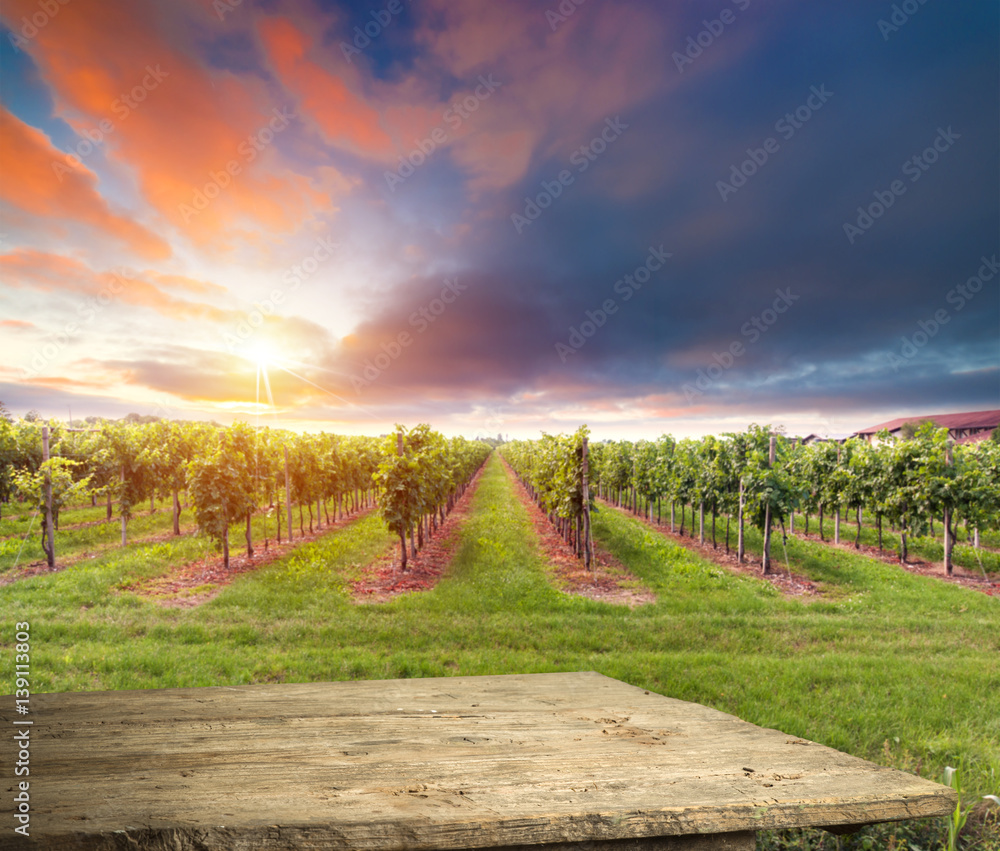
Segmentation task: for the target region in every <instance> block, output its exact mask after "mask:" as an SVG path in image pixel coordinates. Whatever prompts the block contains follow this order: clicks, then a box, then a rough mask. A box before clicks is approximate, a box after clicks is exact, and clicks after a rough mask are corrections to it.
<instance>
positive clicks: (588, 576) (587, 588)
mask: <svg viewBox="0 0 1000 851" xmlns="http://www.w3.org/2000/svg"><path fill="white" fill-rule="evenodd" d="M501 460H503V459H501ZM503 465H504V469H505V470H506V471H507V475H508V476H509V477H510V478H511V481H512V484H513V486H514V493H515V494H516V495H517V498H518V499H519V500H520V502H521V504H522V505H523V506H524V507H525V510H526V511H527V512H528V516H529V517H530V518H531V524H532V526H534V528H535V534H536V536H537V537H538V546H539V548H540V550H541V553H542V558H543V559H544V560H545V562H546V564H548V565H549V567H550V569H551V571H552V574H553V578H554V579H555V584H556V587H557V588H559V590H560V591H564V592H566V593H567V594H577V595H579V596H581V597H588V598H590V599H591V600H600V601H602V602H605V603H618V604H624V605H626V606H632V607H635V606H641V605H643V604H645V603H652V602H655V600H656V596H655V595H654V594H653V592H652V591H650V590H649V589H647V588H644V587H642V583H640V582H639V580H638V579H636V578H635V577H634V576H632V575H631V574H630V573H629V572H628V570H627V568H626V567H625V566H624V565H623V564H621V562H619V561H618V560H617V559H615V558H614V556H612V555H611V553H609V552H607V551H605V550H603V549H600V548H598V547H596V546H595V552H594V565H593V569H592V570H588V569H587V568H586V567H585V566H584V564H583V561H582V559H580V558H578V557H577V555H576V553H575V552H574V551H573V548H572V547H571V546H570V545H569V544H567V543H566V542H565V541H564V540H563V538H562V536H561V535H560V534H559V533H558V532H557V531H556V529H555V527H554V526H553V525H552V524H551V523H550V522H549V519H548V517H546V516H545V512H544V511H542V509H541V508H539V507H538V505H537V504H536V503H535V501H534V500H533V499H532V498H531V495H530V494H529V493H528V490H527V488H525V486H524V485H523V484H521V482H520V480H519V479H518V478H517V476H515V475H514V471H513V470H512V469H511V468H510V465H509V464H507V462H506V461H503Z"/></svg>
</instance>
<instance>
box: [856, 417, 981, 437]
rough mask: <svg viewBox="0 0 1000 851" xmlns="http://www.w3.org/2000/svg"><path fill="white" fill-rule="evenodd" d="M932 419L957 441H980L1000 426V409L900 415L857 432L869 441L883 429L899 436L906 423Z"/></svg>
mask: <svg viewBox="0 0 1000 851" xmlns="http://www.w3.org/2000/svg"><path fill="white" fill-rule="evenodd" d="M925 420H931V421H932V422H933V423H934V424H935V425H936V426H937V427H938V428H946V429H948V436H949V437H950V438H951V439H952V440H954V441H955V442H956V443H978V442H979V441H980V440H986V439H987V438H989V436H990V435H991V434H993V430H994V429H995V428H997V427H998V426H1000V411H970V412H969V413H965V414H925V415H923V416H917V417H898V418H897V419H894V420H889V421H888V422H884V423H879V424H878V425H874V426H871V427H870V428H863V429H861V431H859V432H856V434H857V436H858V437H863V438H864V439H865V440H867V441H868V442H869V443H872V442H874V441H875V439H876V435H877V434H878V433H879V432H880V431H882V430H883V429H885V430H888V432H889V434H891V435H892V436H893V437H899V433H900V430H901V429H902V428H903V425H904V424H905V423H922V422H924V421H925Z"/></svg>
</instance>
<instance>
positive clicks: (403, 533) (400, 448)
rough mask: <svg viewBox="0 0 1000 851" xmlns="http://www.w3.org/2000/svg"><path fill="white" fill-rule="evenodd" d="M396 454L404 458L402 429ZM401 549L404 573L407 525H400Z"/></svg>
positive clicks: (401, 563) (398, 435)
mask: <svg viewBox="0 0 1000 851" xmlns="http://www.w3.org/2000/svg"><path fill="white" fill-rule="evenodd" d="M396 454H397V455H398V456H399V457H400V458H402V457H403V433H402V432H401V431H397V432H396ZM410 540H411V541H412V540H413V533H412V532H411V533H410ZM399 551H400V553H401V555H402V558H401V560H400V568H399V569H400V570H402V571H403V572H404V573H405V572H406V528H405V526H400V527H399Z"/></svg>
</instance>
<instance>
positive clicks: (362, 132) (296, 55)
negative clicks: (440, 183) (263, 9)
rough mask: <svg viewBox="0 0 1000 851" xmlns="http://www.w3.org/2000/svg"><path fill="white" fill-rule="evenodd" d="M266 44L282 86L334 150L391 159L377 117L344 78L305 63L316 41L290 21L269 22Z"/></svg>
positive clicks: (262, 27) (262, 28) (263, 30)
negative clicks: (351, 89)
mask: <svg viewBox="0 0 1000 851" xmlns="http://www.w3.org/2000/svg"><path fill="white" fill-rule="evenodd" d="M258 31H259V33H260V38H261V41H262V42H263V44H264V48H265V50H266V51H267V55H268V58H269V59H270V61H271V65H272V66H273V68H274V71H275V73H276V74H277V75H278V78H279V79H280V80H281V82H282V84H283V85H284V86H285V88H286V89H288V90H289V91H290V92H292V93H293V94H294V95H295V96H296V98H297V99H298V101H299V104H300V108H301V109H302V110H304V111H305V112H306V113H308V114H309V115H310V116H311V117H312V119H313V120H314V121H315V122H316V124H317V126H318V127H319V129H320V131H321V132H322V133H323V136H324V137H325V138H326V140H327V141H328V142H329V143H330V144H331V145H336V146H338V147H342V148H345V149H346V150H349V151H352V152H354V153H356V154H360V155H362V156H366V157H373V158H377V159H383V158H386V157H388V156H390V155H391V154H392V150H393V147H392V142H391V140H390V138H389V136H388V134H387V133H386V131H385V130H384V129H383V128H382V126H381V125H380V123H379V114H378V112H377V111H376V110H375V109H374V108H372V107H370V106H368V104H367V103H365V102H364V101H363V100H362V99H361V98H359V97H357V96H356V95H355V94H353V93H352V92H351V91H350V89H348V87H347V85H346V84H345V83H344V81H343V80H342V79H340V78H339V77H337V76H335V75H334V74H332V73H330V72H329V71H327V70H326V69H324V68H322V67H321V66H319V65H318V64H316V63H315V62H313V61H312V60H310V59H308V58H306V55H307V54H308V53H309V50H310V48H311V46H312V42H311V39H310V38H309V37H308V36H306V35H305V34H304V33H302V32H300V31H299V30H298V29H297V28H296V26H295V25H294V24H293V23H292V22H291V21H289V20H288V19H287V18H278V17H275V18H264V19H262V20H261V21H260V23H259V24H258Z"/></svg>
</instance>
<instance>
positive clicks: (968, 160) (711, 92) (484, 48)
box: [0, 0, 1000, 438]
mask: <svg viewBox="0 0 1000 851" xmlns="http://www.w3.org/2000/svg"><path fill="white" fill-rule="evenodd" d="M0 9H2V12H0V19H2V22H3V25H4V28H3V31H2V38H0V63H2V64H0V74H2V76H0V99H2V105H0V142H2V144H0V213H2V223H0V345H2V351H3V357H2V362H0V400H2V401H3V403H4V404H5V405H6V406H7V408H8V409H9V410H10V411H11V412H12V413H14V414H15V415H19V416H20V415H23V414H24V413H26V412H27V411H28V410H31V409H34V410H37V411H39V412H40V413H41V414H43V415H45V416H55V417H58V418H64V419H65V418H67V417H68V416H69V411H70V410H72V414H73V416H74V417H75V418H79V417H83V416H87V415H102V416H109V417H120V416H123V415H124V414H126V413H128V412H130V411H135V412H138V413H141V414H157V415H161V416H168V417H171V418H178V419H215V420H218V421H220V422H230V421H232V420H233V419H234V418H250V419H251V420H255V419H257V418H258V417H259V418H260V421H261V422H262V423H263V422H265V421H266V422H268V423H269V424H273V425H279V426H283V427H290V428H295V429H306V430H311V431H318V430H321V429H322V430H327V431H338V432H347V433H358V432H360V433H379V432H383V431H386V430H387V429H389V428H391V426H392V424H393V423H396V422H400V423H405V424H407V425H413V424H415V423H417V422H429V423H431V424H432V425H434V426H435V427H436V428H439V429H440V430H442V431H444V432H445V433H448V434H457V433H462V434H466V435H467V436H470V437H471V436H475V435H477V434H486V433H490V434H496V433H498V432H502V433H504V434H510V435H511V436H537V434H538V432H539V431H540V430H545V431H549V432H558V431H565V430H571V429H575V428H576V427H577V426H578V425H579V424H580V423H582V422H586V423H588V424H589V425H590V426H591V429H592V432H593V433H594V435H595V436H596V437H598V438H602V437H615V436H620V437H640V436H648V437H652V436H655V435H658V434H661V433H663V432H668V433H673V434H675V435H687V434H705V433H718V432H722V431H732V430H738V429H741V428H744V427H745V426H746V425H747V424H748V423H750V422H759V423H772V424H775V425H777V424H782V425H784V426H785V428H786V429H787V431H788V433H790V434H806V433H809V432H821V433H830V432H850V431H854V430H857V429H860V428H862V427H865V426H869V425H872V424H874V423H877V422H880V421H882V420H886V419H890V418H892V417H896V416H905V415H909V414H924V413H938V412H946V411H972V410H983V409H988V408H996V407H1000V287H998V281H1000V267H998V264H997V259H998V253H1000V244H998V242H1000V191H998V188H1000V170H998V169H1000V167H998V152H1000V106H998V105H1000V91H998V78H1000V73H998V72H1000V65H998V44H1000V22H998V17H1000V13H998V6H997V4H996V3H992V2H980V0H949V1H948V2H945V0H906V2H902V3H896V4H895V5H894V4H891V3H888V2H885V3H880V2H868V1H867V0H866V2H861V0H847V1H846V2H844V0H842V1H841V2H832V0H831V2H812V3H802V2H783V0H714V1H713V2H707V0H706V2H697V3H695V2H668V1H667V0H563V2H561V3H560V2H559V1H558V0H552V2H548V3H546V2H544V0H537V2H536V0H525V1H524V2H522V0H494V2H485V0H375V2H366V3H360V2H359V3H347V2H327V0H242V2H240V1H239V0H214V2H213V0H172V2H154V1H153V0H4V2H3V5H2V7H0ZM859 208H860V209H859ZM258 364H264V368H265V370H266V373H267V376H268V378H269V386H270V390H271V392H272V398H273V405H272V404H269V403H266V393H265V389H264V385H263V384H260V387H259V389H258V381H257V376H258ZM258 398H259V399H261V400H262V402H264V404H260V405H258V404H257V400H258Z"/></svg>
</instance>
